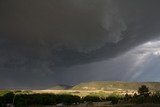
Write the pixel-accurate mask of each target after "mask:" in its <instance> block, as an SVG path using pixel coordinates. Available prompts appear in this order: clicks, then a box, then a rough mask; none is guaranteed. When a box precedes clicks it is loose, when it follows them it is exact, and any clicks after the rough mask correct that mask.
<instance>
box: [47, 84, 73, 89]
mask: <svg viewBox="0 0 160 107" xmlns="http://www.w3.org/2000/svg"><path fill="white" fill-rule="evenodd" d="M71 88H72V86H69V85H64V84H56V85H54V86H53V87H51V88H48V89H49V90H68V89H71Z"/></svg>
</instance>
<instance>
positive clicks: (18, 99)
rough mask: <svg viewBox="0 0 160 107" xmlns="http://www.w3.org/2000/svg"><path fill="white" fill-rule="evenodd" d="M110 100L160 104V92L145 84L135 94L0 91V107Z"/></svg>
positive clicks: (124, 102)
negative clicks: (151, 89) (80, 94)
mask: <svg viewBox="0 0 160 107" xmlns="http://www.w3.org/2000/svg"><path fill="white" fill-rule="evenodd" d="M107 101H108V102H109V101H110V102H111V104H146V103H150V104H152V103H154V104H160V92H155V93H150V91H149V88H148V87H147V86H145V85H142V86H141V87H139V89H138V91H137V94H136V93H135V94H134V95H128V94H126V95H125V96H120V95H110V96H107V97H99V96H85V97H82V98H81V97H79V96H76V95H70V94H35V93H32V92H28V91H23V92H22V91H0V107H6V105H7V104H12V105H14V106H15V107H28V106H33V105H57V104H63V105H73V104H74V105H78V104H80V103H86V102H89V103H92V102H107Z"/></svg>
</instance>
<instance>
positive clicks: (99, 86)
mask: <svg viewBox="0 0 160 107" xmlns="http://www.w3.org/2000/svg"><path fill="white" fill-rule="evenodd" d="M141 85H146V86H147V87H149V89H150V90H153V91H159V90H160V82H119V81H118V82H113V81H112V82H108V81H96V82H88V83H81V84H79V85H76V86H74V87H72V89H73V90H111V91H113V90H118V89H122V90H137V89H138V87H140V86H141Z"/></svg>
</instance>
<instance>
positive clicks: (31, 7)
mask: <svg viewBox="0 0 160 107" xmlns="http://www.w3.org/2000/svg"><path fill="white" fill-rule="evenodd" d="M159 4H160V1H159V0H0V88H45V87H49V86H52V85H54V84H72V85H73V84H78V83H80V82H86V81H97V80H107V81H160V79H159V77H160V73H159V69H160V48H159V47H160V6H159Z"/></svg>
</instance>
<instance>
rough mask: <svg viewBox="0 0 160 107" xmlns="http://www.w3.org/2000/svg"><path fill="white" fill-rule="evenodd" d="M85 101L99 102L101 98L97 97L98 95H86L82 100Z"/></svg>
mask: <svg viewBox="0 0 160 107" xmlns="http://www.w3.org/2000/svg"><path fill="white" fill-rule="evenodd" d="M84 101H86V102H99V101H101V99H100V98H99V97H98V96H90V95H88V96H86V97H84V98H83V102H84Z"/></svg>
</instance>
